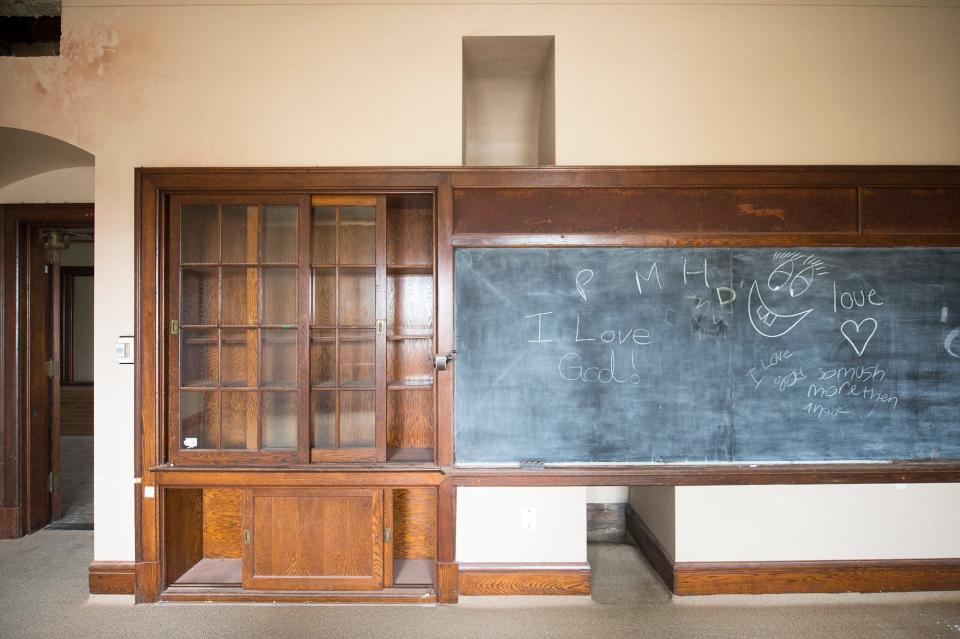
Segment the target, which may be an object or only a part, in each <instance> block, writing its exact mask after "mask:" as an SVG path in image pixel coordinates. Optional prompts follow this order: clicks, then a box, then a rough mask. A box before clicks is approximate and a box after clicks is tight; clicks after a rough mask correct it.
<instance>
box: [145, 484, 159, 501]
mask: <svg viewBox="0 0 960 639" xmlns="http://www.w3.org/2000/svg"><path fill="white" fill-rule="evenodd" d="M156 490H157V489H156V488H155V487H153V486H144V487H143V496H144V498H145V499H153V496H154V495H155V494H156Z"/></svg>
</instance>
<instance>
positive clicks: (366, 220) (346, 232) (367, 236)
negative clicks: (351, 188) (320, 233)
mask: <svg viewBox="0 0 960 639" xmlns="http://www.w3.org/2000/svg"><path fill="white" fill-rule="evenodd" d="M376 261H377V208H376V207H374V206H341V207H340V264H375V263H376Z"/></svg>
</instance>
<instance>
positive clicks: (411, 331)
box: [387, 273, 433, 335]
mask: <svg viewBox="0 0 960 639" xmlns="http://www.w3.org/2000/svg"><path fill="white" fill-rule="evenodd" d="M387 287H388V288H387V330H388V331H389V333H390V334H391V335H433V276H432V275H430V274H425V273H391V274H390V277H389V279H388V281H387Z"/></svg>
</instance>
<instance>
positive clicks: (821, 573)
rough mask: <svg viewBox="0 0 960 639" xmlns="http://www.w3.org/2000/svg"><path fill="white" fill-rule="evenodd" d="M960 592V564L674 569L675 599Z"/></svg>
mask: <svg viewBox="0 0 960 639" xmlns="http://www.w3.org/2000/svg"><path fill="white" fill-rule="evenodd" d="M928 590H960V559H889V560H871V561H770V562H750V563H686V562H680V563H677V564H675V565H674V593H675V594H677V595H729V594H750V595H760V594H780V593H811V592H818V593H830V592H914V591H928Z"/></svg>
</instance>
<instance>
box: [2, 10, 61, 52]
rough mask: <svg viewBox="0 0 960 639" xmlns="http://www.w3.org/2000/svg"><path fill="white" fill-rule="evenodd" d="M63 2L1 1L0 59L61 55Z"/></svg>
mask: <svg viewBox="0 0 960 639" xmlns="http://www.w3.org/2000/svg"><path fill="white" fill-rule="evenodd" d="M60 12H61V3H60V0H0V56H20V57H24V56H46V55H60Z"/></svg>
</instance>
